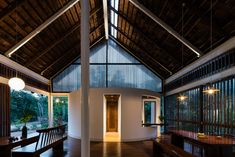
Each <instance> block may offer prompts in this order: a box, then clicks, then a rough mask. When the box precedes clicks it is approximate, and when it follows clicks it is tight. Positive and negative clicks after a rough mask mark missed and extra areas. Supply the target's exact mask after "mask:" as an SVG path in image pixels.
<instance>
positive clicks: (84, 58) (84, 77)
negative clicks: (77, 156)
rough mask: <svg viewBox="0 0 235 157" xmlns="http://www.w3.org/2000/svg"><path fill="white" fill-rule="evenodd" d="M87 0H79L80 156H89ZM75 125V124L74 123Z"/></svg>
mask: <svg viewBox="0 0 235 157" xmlns="http://www.w3.org/2000/svg"><path fill="white" fill-rule="evenodd" d="M89 45H90V44H89V1H88V0H81V156H82V157H90V136H89V134H90V129H89V54H90V49H89ZM74 125H76V124H74Z"/></svg>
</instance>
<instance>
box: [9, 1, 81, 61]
mask: <svg viewBox="0 0 235 157" xmlns="http://www.w3.org/2000/svg"><path fill="white" fill-rule="evenodd" d="M78 1H79V0H71V1H69V2H68V3H67V4H66V5H65V6H64V7H63V8H61V9H60V10H59V11H58V12H56V13H55V14H54V15H52V16H51V17H50V18H48V19H47V20H46V21H45V22H43V23H42V24H41V25H40V26H38V27H37V28H36V29H35V30H33V31H32V32H31V33H29V34H28V35H27V36H26V37H24V38H23V39H22V40H21V41H19V42H18V43H17V44H16V45H14V46H13V47H12V48H10V49H9V50H8V51H7V52H5V55H6V56H8V57H11V55H12V54H13V53H14V52H16V51H17V50H18V49H19V48H21V47H22V46H23V45H24V44H26V43H27V42H28V41H30V40H31V39H32V38H33V37H35V36H36V35H37V34H38V33H40V32H41V31H42V30H44V29H45V28H46V27H47V26H49V25H50V24H51V23H52V22H53V21H55V20H56V19H57V18H59V17H60V16H61V15H62V14H64V13H65V12H66V11H67V10H69V9H70V8H71V7H73V6H74V5H75V4H76V3H77V2H78Z"/></svg>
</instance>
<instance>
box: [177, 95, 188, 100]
mask: <svg viewBox="0 0 235 157" xmlns="http://www.w3.org/2000/svg"><path fill="white" fill-rule="evenodd" d="M187 98H188V97H187V96H185V95H180V96H179V97H178V99H179V101H185V100H186V99H187Z"/></svg>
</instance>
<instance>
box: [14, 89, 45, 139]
mask: <svg viewBox="0 0 235 157" xmlns="http://www.w3.org/2000/svg"><path fill="white" fill-rule="evenodd" d="M10 99H11V104H10V112H11V113H14V114H11V115H10V116H11V136H21V128H22V126H24V125H25V124H26V126H27V128H28V133H31V132H35V130H37V129H40V128H46V127H48V97H47V96H44V95H42V94H37V93H33V92H30V91H25V90H21V91H15V90H11V95H10Z"/></svg>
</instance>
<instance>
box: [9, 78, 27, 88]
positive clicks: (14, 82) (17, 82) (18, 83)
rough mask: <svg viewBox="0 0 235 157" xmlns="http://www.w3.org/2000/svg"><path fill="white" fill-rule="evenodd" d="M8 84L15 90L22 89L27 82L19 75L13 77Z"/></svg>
mask: <svg viewBox="0 0 235 157" xmlns="http://www.w3.org/2000/svg"><path fill="white" fill-rule="evenodd" d="M8 85H9V86H10V87H11V88H12V89H14V90H17V91H19V90H22V89H24V87H25V83H24V81H23V80H22V79H21V78H18V77H12V78H10V80H9V81H8Z"/></svg>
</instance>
